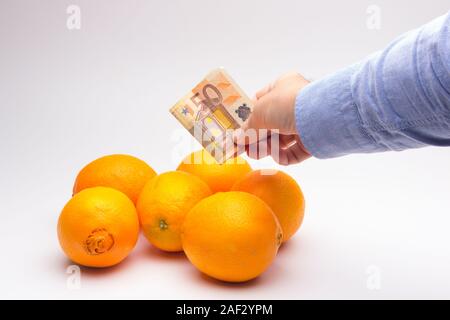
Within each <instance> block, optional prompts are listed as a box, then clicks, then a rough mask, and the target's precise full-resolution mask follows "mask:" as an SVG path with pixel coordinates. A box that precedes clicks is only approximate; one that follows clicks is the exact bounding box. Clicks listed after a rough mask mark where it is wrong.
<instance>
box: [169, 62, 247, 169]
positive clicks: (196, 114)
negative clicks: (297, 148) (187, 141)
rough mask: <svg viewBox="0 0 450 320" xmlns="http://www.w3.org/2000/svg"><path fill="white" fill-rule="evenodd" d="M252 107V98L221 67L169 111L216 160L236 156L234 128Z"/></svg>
mask: <svg viewBox="0 0 450 320" xmlns="http://www.w3.org/2000/svg"><path fill="white" fill-rule="evenodd" d="M252 109H253V104H252V100H251V99H249V98H248V97H247V95H246V94H245V93H244V92H243V91H242V90H241V88H240V87H239V86H238V85H237V83H236V82H235V81H234V80H233V79H232V78H231V77H230V76H229V74H228V73H227V72H226V71H225V70H224V69H223V68H218V69H214V70H212V71H211V72H210V73H208V74H207V75H206V77H204V78H203V80H202V81H201V82H200V83H199V84H197V85H196V86H195V87H194V88H193V89H192V90H191V91H189V92H188V94H186V95H185V96H184V97H183V98H182V99H181V100H179V101H178V102H177V103H176V104H175V105H174V106H173V107H172V108H170V112H171V113H172V114H173V115H174V116H175V118H176V119H177V120H178V121H179V122H180V123H181V124H182V125H183V126H184V127H185V128H186V129H187V130H188V131H189V132H190V133H191V134H192V135H193V136H194V137H195V138H196V139H197V141H199V142H200V143H201V144H202V146H203V147H204V148H205V150H206V151H208V152H209V153H210V154H211V155H212V156H213V157H214V158H215V159H216V161H217V162H218V163H224V162H225V161H226V160H227V159H229V158H231V157H234V156H236V155H238V153H240V152H241V148H238V147H237V146H236V145H235V144H234V142H233V131H234V130H236V129H238V128H240V127H241V126H242V125H243V123H244V121H246V120H247V119H248V117H249V116H250V114H251V112H252Z"/></svg>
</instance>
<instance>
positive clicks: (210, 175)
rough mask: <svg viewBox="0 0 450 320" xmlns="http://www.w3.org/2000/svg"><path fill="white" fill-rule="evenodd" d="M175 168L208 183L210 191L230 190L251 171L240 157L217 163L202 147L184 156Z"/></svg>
mask: <svg viewBox="0 0 450 320" xmlns="http://www.w3.org/2000/svg"><path fill="white" fill-rule="evenodd" d="M177 170H181V171H185V172H189V173H192V174H194V175H196V176H197V177H199V178H200V179H202V180H203V181H205V182H206V183H207V184H208V185H209V187H210V188H211V191H212V192H218V191H230V189H231V187H232V186H233V184H234V183H235V182H236V181H237V180H238V179H239V178H240V177H242V176H243V175H245V174H247V173H248V172H250V171H252V168H251V167H250V165H249V164H248V162H247V161H245V159H243V158H242V157H236V158H231V159H228V160H227V161H226V162H225V163H224V164H219V163H217V161H216V160H215V159H214V158H213V157H212V156H211V155H210V154H209V153H208V152H207V151H205V150H204V149H202V150H199V151H197V152H193V153H191V154H190V155H188V156H187V157H185V158H184V159H183V161H182V162H181V163H180V165H179V166H178V168H177Z"/></svg>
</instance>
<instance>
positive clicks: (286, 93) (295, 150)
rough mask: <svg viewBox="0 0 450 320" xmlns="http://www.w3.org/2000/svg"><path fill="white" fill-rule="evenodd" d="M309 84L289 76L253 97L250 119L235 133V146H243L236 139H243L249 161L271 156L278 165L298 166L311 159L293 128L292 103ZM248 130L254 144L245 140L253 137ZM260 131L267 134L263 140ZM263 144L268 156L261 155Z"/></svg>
mask: <svg viewBox="0 0 450 320" xmlns="http://www.w3.org/2000/svg"><path fill="white" fill-rule="evenodd" d="M308 83H309V81H307V80H306V79H305V78H303V77H302V76H301V75H300V74H298V73H288V74H286V75H284V76H282V77H280V78H279V79H278V80H276V81H275V82H273V83H272V84H270V85H268V86H266V87H265V88H263V89H262V90H260V91H258V92H257V93H256V96H255V98H254V101H253V102H254V109H253V111H252V113H251V115H250V118H249V119H248V120H247V122H246V123H245V124H244V126H243V127H242V130H241V131H240V132H238V133H237V136H238V137H237V141H238V144H239V143H242V142H239V141H240V140H242V139H240V138H239V137H240V136H242V134H244V135H245V136H246V141H245V142H244V144H245V145H246V152H247V154H248V155H249V157H251V158H253V159H259V158H261V157H264V156H266V155H271V156H272V158H274V160H275V161H276V162H278V163H279V164H281V165H290V164H294V163H299V162H301V161H303V160H305V159H308V158H309V157H311V155H310V154H309V153H308V151H307V150H306V149H305V147H304V145H303V143H302V141H301V139H300V136H299V135H298V133H297V130H296V125H295V99H296V97H297V94H298V93H299V91H300V90H302V89H303V88H304V87H305V86H307V85H308ZM250 129H254V130H256V136H255V135H253V137H256V138H255V139H253V140H252V139H249V138H248V137H251V136H252V135H251V134H249V131H250ZM260 129H267V130H268V134H267V136H266V137H263V136H262V135H260V134H259V132H260ZM275 138H276V139H277V140H278V141H279V145H278V146H279V147H277V148H276V149H278V150H275V146H276V144H275V143H274V141H275ZM263 143H264V147H266V148H267V152H266V153H265V154H264V155H260V152H259V150H261V149H262V148H263V146H262V144H263ZM255 150H257V151H256V152H255Z"/></svg>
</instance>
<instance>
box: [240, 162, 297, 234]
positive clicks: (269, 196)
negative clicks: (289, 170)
mask: <svg viewBox="0 0 450 320" xmlns="http://www.w3.org/2000/svg"><path fill="white" fill-rule="evenodd" d="M269 173H270V174H269ZM232 189H233V190H236V191H245V192H249V193H251V194H254V195H255V196H257V197H259V198H261V199H262V200H264V202H266V203H267V204H268V205H269V207H271V208H272V210H273V212H274V213H275V215H276V216H277V218H278V221H279V222H280V225H281V228H282V229H283V242H285V241H287V240H289V238H291V237H292V236H293V235H294V233H295V232H296V231H297V230H298V229H299V228H300V225H301V224H302V221H303V216H304V214H305V198H304V196H303V192H302V190H301V189H300V186H299V185H298V184H297V182H296V181H295V180H294V179H293V178H292V177H290V176H289V175H287V174H286V173H284V172H282V171H277V170H270V171H268V172H267V174H264V171H262V170H256V171H253V172H250V173H248V174H247V175H246V176H245V177H243V178H242V179H241V180H239V181H237V182H236V184H235V185H234V186H233V188H232Z"/></svg>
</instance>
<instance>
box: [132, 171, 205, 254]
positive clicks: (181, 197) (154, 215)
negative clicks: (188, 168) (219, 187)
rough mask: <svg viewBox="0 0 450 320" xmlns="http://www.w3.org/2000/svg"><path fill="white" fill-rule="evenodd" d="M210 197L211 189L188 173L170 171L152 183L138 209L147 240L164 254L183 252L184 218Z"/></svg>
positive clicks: (142, 195) (141, 198)
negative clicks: (167, 252) (166, 252)
mask: <svg viewBox="0 0 450 320" xmlns="http://www.w3.org/2000/svg"><path fill="white" fill-rule="evenodd" d="M209 195H211V190H210V189H209V187H208V185H207V184H206V183H205V182H204V181H202V180H201V179H200V178H198V177H196V176H194V175H191V174H189V173H186V172H181V171H169V172H166V173H163V174H160V175H158V176H156V177H155V178H153V179H152V180H150V181H149V182H148V183H147V184H146V185H145V187H144V189H143V190H142V193H141V195H140V197H139V200H138V202H137V206H136V207H137V211H138V214H139V219H140V222H141V225H142V229H143V231H144V235H145V237H146V238H147V240H148V241H149V242H150V243H151V244H153V245H154V246H156V247H157V248H159V249H161V250H165V251H182V247H181V239H180V229H181V225H182V223H183V220H184V217H185V215H186V214H187V213H188V212H189V210H190V209H191V208H192V207H193V206H194V205H195V204H196V203H197V202H199V201H200V200H201V199H203V198H205V197H207V196H209Z"/></svg>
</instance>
